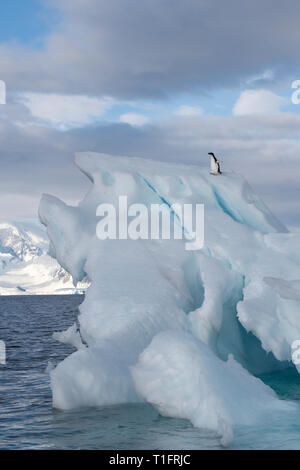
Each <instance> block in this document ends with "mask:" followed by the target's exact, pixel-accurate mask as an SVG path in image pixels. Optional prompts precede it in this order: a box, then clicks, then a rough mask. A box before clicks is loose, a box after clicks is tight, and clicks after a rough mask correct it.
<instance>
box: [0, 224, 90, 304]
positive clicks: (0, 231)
mask: <svg viewBox="0 0 300 470" xmlns="http://www.w3.org/2000/svg"><path fill="white" fill-rule="evenodd" d="M48 247H49V241H48V238H47V234H46V231H45V230H44V228H43V226H42V225H41V224H40V223H39V221H38V220H34V219H32V220H31V219H30V220H22V221H17V222H9V223H8V222H0V295H17V294H20V295H26V294H74V293H81V292H83V291H84V290H85V288H86V287H87V285H88V283H87V282H85V281H83V282H81V283H79V284H78V285H77V287H75V286H74V284H73V278H72V276H71V275H70V274H69V273H68V272H67V271H65V270H64V269H63V268H62V267H61V266H60V265H59V264H58V263H57V261H56V260H54V259H53V258H51V256H49V254H48Z"/></svg>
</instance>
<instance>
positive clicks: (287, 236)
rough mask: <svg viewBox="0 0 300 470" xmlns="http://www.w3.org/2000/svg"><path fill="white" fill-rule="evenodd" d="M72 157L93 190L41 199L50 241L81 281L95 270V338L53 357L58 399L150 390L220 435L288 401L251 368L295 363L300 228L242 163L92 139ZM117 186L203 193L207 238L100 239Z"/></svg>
mask: <svg viewBox="0 0 300 470" xmlns="http://www.w3.org/2000/svg"><path fill="white" fill-rule="evenodd" d="M76 164H77V166H78V167H79V168H80V170H81V171H82V172H83V173H84V174H85V175H86V176H87V177H88V178H89V179H90V181H91V183H92V185H91V189H90V191H89V192H88V194H87V195H86V197H85V198H84V200H83V201H82V202H81V203H80V204H79V205H78V207H71V206H68V205H66V204H65V203H63V202H62V201H60V200H59V199H57V198H55V197H53V196H49V195H44V196H43V198H42V200H41V203H40V208H39V216H40V220H41V222H42V223H43V224H44V225H45V226H46V227H47V233H48V237H49V240H50V253H51V255H52V256H54V257H55V258H56V259H57V260H58V262H59V263H60V265H61V266H62V267H63V268H64V269H66V270H67V271H68V272H70V273H71V274H72V276H73V278H74V280H75V281H77V280H81V279H83V278H84V276H86V275H88V277H89V279H90V280H91V286H90V288H89V289H88V291H87V294H86V298H85V300H84V302H83V304H82V305H81V306H80V315H79V318H78V320H79V325H80V336H81V339H82V341H83V343H84V345H87V346H88V347H80V348H79V350H78V351H76V352H75V353H73V354H71V355H70V356H69V357H67V358H66V359H65V360H64V361H63V362H61V363H60V364H59V365H58V366H57V367H56V368H55V369H54V370H53V371H51V386H52V391H53V405H54V407H57V408H61V409H72V408H74V407H81V406H100V405H110V404H116V403H125V402H134V401H139V400H147V401H149V402H150V403H152V404H153V405H154V406H156V407H157V408H158V409H159V411H160V412H161V413H162V414H165V415H167V416H177V417H178V416H180V417H185V418H188V419H190V420H191V421H192V423H193V424H194V425H196V426H200V427H208V428H210V429H213V430H215V431H217V432H218V433H219V434H220V436H221V437H222V442H223V444H224V445H226V444H228V443H229V442H230V441H231V439H232V435H233V432H234V426H235V425H238V424H248V423H250V422H251V423H252V422H253V421H255V420H260V419H262V416H263V412H264V410H268V411H269V412H271V411H272V410H274V411H276V410H278V409H279V408H280V409H284V410H286V412H291V409H292V408H293V406H292V405H291V404H290V403H288V402H284V401H282V400H279V399H278V398H277V397H276V395H275V394H274V393H273V392H272V391H271V390H270V389H269V388H268V387H266V386H264V385H263V384H262V382H260V381H259V380H258V379H257V378H255V377H254V376H253V375H250V374H259V373H263V372H269V371H273V370H278V369H280V368H285V367H294V366H293V364H292V362H291V352H292V351H291V344H292V342H293V341H294V340H297V339H300V316H299V315H300V314H299V312H300V304H299V283H300V281H299V280H300V255H299V248H298V247H299V242H300V234H291V233H289V232H288V230H287V229H286V228H285V227H284V225H283V224H282V223H281V222H280V221H278V220H277V219H276V217H275V216H274V215H273V214H272V213H271V212H270V211H269V209H268V208H267V207H266V206H265V204H264V203H263V202H262V201H261V200H260V199H259V197H258V196H257V195H256V194H255V193H254V192H253V190H252V189H251V188H250V186H249V185H248V183H247V182H246V181H245V180H244V179H243V178H242V177H241V176H239V175H237V174H235V173H229V172H225V173H223V174H222V175H218V176H213V175H210V174H209V172H208V171H206V170H203V169H200V168H198V167H195V166H187V165H178V164H171V163H162V162H158V161H150V160H145V159H139V158H127V157H115V156H114V157H112V156H110V155H106V154H96V153H91V152H87V153H80V154H77V155H76ZM120 195H127V197H128V204H132V203H143V204H146V205H147V206H149V205H150V204H151V203H156V204H157V203H162V202H165V203H166V204H167V205H168V206H171V205H172V204H173V203H182V204H183V203H193V204H196V203H202V204H204V205H205V244H204V247H203V249H201V250H198V251H186V250H185V248H184V247H185V241H184V240H136V241H134V240H130V239H129V240H105V241H103V240H99V239H98V238H97V236H96V225H97V222H98V221H99V218H97V217H96V209H97V206H98V205H99V204H100V203H112V204H115V207H116V208H117V207H118V197H119V196H120ZM72 332H73V333H74V329H73V330H72ZM68 334H69V335H70V332H69V333H68ZM67 336H68V335H67ZM70 337H72V338H73V334H71V335H70ZM62 338H64V337H63V336H62ZM71 341H72V339H71Z"/></svg>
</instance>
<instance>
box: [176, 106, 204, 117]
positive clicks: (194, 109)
mask: <svg viewBox="0 0 300 470" xmlns="http://www.w3.org/2000/svg"><path fill="white" fill-rule="evenodd" d="M175 114H177V116H197V115H199V114H203V109H202V108H201V107H200V106H188V105H182V106H179V107H178V108H177V109H176V110H175Z"/></svg>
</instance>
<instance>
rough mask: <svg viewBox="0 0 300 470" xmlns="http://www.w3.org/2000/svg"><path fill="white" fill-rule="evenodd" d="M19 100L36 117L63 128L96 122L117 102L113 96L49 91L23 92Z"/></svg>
mask: <svg viewBox="0 0 300 470" xmlns="http://www.w3.org/2000/svg"><path fill="white" fill-rule="evenodd" d="M18 101H19V102H20V103H21V104H23V105H25V106H26V107H27V108H28V109H29V111H30V112H31V114H32V116H33V117H35V118H36V119H38V120H40V121H42V122H44V123H48V124H50V125H51V126H53V127H56V128H59V129H62V130H66V129H71V128H76V127H83V126H85V125H88V124H91V123H93V122H95V121H96V120H98V119H99V118H100V117H102V116H103V115H104V114H105V113H106V112H107V111H108V110H109V109H110V108H111V107H112V106H113V104H114V103H115V101H114V99H113V98H111V97H102V98H97V97H89V96H84V95H59V94H47V93H22V94H21V95H19V98H18Z"/></svg>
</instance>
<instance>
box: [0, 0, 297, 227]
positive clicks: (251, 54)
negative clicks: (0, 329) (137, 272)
mask: <svg viewBox="0 0 300 470" xmlns="http://www.w3.org/2000/svg"><path fill="white" fill-rule="evenodd" d="M0 13H1V14H0V80H1V81H2V84H3V82H4V83H5V85H6V104H0V145H1V151H0V162H1V173H0V175H1V176H0V219H2V220H14V219H16V218H24V217H36V216H37V210H38V204H39V200H40V197H41V194H42V193H50V194H54V195H56V196H58V197H60V198H62V199H63V200H64V201H66V202H67V203H69V204H76V203H77V202H78V201H79V200H80V199H81V198H82V197H83V196H84V194H85V193H86V191H87V190H88V188H89V184H90V183H89V182H88V181H87V180H86V178H85V177H84V176H83V175H82V174H81V173H80V172H79V170H78V169H76V167H75V165H74V152H76V151H86V150H92V151H99V152H107V153H111V154H113V155H118V154H121V155H128V156H139V157H144V158H152V159H155V160H164V161H169V162H181V163H192V164H197V165H199V166H201V167H203V168H207V170H208V171H209V160H208V156H207V153H208V152H210V151H213V152H215V154H216V155H217V156H218V157H219V159H220V161H221V167H222V168H223V169H224V170H225V171H231V170H233V171H236V172H238V173H240V174H242V175H243V176H245V177H246V178H247V179H248V181H249V183H250V184H251V185H252V186H253V188H254V189H255V190H256V192H257V193H258V194H259V195H260V196H261V197H262V198H263V199H264V201H265V202H266V204H267V205H268V206H269V207H270V209H271V210H272V211H273V212H274V214H275V215H277V217H279V218H280V219H281V220H282V221H283V222H284V223H285V224H287V225H288V226H289V227H291V228H296V229H299V226H300V204H299V200H300V185H299V180H300V159H299V156H300V132H299V131H300V81H299V82H297V80H300V33H299V20H300V3H299V2H298V1H297V0H287V1H286V2H274V1H271V0H260V1H258V0H251V1H245V2H241V1H240V0H227V1H226V2H221V1H220V0H189V1H187V2H183V1H182V0H144V1H141V0H109V1H108V0H26V2H24V0H11V1H10V2H2V4H1V12H0ZM293 86H294V88H293ZM1 90H2V98H3V87H2V88H1V82H0V103H1V102H2V101H1ZM298 92H299V93H298Z"/></svg>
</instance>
